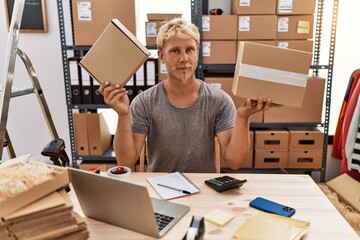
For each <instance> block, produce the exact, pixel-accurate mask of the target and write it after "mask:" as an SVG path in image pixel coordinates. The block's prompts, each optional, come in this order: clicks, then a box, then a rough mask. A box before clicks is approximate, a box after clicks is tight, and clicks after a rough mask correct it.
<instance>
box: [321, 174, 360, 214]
mask: <svg viewBox="0 0 360 240" xmlns="http://www.w3.org/2000/svg"><path fill="white" fill-rule="evenodd" d="M326 185H328V186H329V187H330V188H331V189H332V190H333V191H335V192H336V193H337V194H338V196H339V198H340V199H341V200H343V201H344V202H345V203H347V204H348V205H350V206H351V207H353V208H354V209H355V210H356V211H357V212H359V213H360V182H358V181H357V180H355V179H353V178H352V177H350V176H349V175H347V174H346V173H344V174H342V175H340V176H338V177H336V178H334V179H331V180H330V181H328V182H327V183H326Z"/></svg>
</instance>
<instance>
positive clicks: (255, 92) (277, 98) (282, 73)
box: [232, 42, 312, 107]
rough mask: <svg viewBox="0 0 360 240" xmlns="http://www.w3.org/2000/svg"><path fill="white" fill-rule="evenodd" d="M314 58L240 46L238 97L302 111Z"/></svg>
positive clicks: (248, 44)
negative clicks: (266, 101)
mask: <svg viewBox="0 0 360 240" xmlns="http://www.w3.org/2000/svg"><path fill="white" fill-rule="evenodd" d="M311 60H312V54H311V53H309V52H303V51H298V50H293V49H283V48H278V47H273V46H269V45H262V44H257V43H251V42H240V43H239V48H238V55H237V61H236V67H235V73H234V80H233V85H232V92H233V93H234V95H236V96H238V97H243V98H251V99H257V98H258V97H259V96H262V97H263V98H264V99H266V98H268V97H270V98H272V101H273V103H276V104H282V105H286V106H292V107H300V106H301V104H302V101H303V98H304V94H305V89H306V84H307V77H308V72H309V68H310V64H311Z"/></svg>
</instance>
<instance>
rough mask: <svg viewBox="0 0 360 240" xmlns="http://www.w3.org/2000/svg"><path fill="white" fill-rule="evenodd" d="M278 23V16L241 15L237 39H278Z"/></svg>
mask: <svg viewBox="0 0 360 240" xmlns="http://www.w3.org/2000/svg"><path fill="white" fill-rule="evenodd" d="M276 21H277V17H276V15H239V16H238V32H237V39H238V40H272V39H276Z"/></svg>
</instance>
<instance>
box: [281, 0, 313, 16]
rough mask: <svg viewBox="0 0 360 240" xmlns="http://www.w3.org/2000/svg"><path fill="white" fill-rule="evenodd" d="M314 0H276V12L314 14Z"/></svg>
mask: <svg viewBox="0 0 360 240" xmlns="http://www.w3.org/2000/svg"><path fill="white" fill-rule="evenodd" d="M315 3H316V0H291V1H282V0H278V3H277V7H276V13H277V14H278V15H281V14H287V15H289V14H294V15H295V14H298V15H299V14H314V12H315Z"/></svg>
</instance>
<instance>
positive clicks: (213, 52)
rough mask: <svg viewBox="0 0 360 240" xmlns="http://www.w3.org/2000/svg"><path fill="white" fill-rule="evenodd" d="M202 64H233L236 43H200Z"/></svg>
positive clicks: (224, 41) (226, 41) (219, 41)
mask: <svg viewBox="0 0 360 240" xmlns="http://www.w3.org/2000/svg"><path fill="white" fill-rule="evenodd" d="M202 57H203V63H204V64H235V61H236V41H235V40H212V41H203V42H202Z"/></svg>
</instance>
